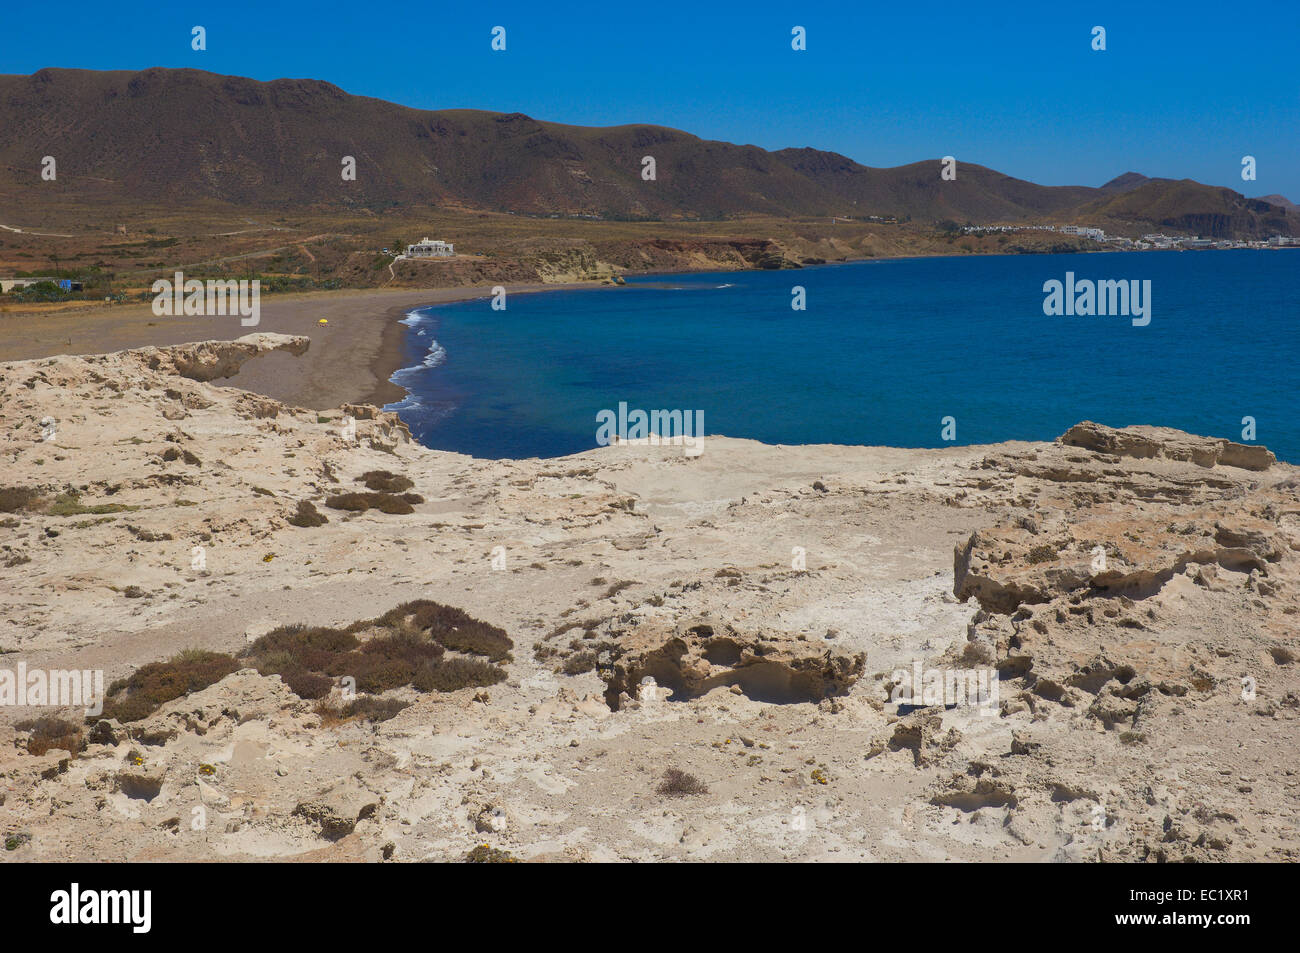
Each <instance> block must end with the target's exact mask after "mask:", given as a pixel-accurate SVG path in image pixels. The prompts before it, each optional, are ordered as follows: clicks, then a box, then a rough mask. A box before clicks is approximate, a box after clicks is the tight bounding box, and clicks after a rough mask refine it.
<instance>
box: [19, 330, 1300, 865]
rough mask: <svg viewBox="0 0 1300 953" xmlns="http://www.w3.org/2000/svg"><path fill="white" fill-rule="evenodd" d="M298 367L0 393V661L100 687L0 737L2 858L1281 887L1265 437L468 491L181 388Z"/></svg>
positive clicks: (1061, 447)
mask: <svg viewBox="0 0 1300 953" xmlns="http://www.w3.org/2000/svg"><path fill="white" fill-rule="evenodd" d="M306 347H307V341H306V339H304V338H286V337H282V336H278V335H269V334H259V335H251V336H249V337H247V338H243V339H241V340H240V341H238V342H234V343H219V342H208V343H205V344H195V345H185V346H181V347H175V348H168V349H153V348H149V349H143V350H137V351H124V352H120V353H117V354H110V355H102V356H94V357H61V358H52V359H44V360H38V361H27V362H21V363H12V364H5V365H0V416H2V418H3V420H4V428H3V432H2V433H0V509H2V510H4V512H2V513H0V593H2V594H3V618H0V650H3V651H4V652H5V653H6V654H3V655H0V669H5V668H9V669H15V668H16V666H17V664H18V662H19V661H22V662H23V663H25V664H26V666H27V667H28V668H42V667H43V668H45V669H60V668H61V669H71V668H75V669H102V670H103V671H104V673H105V684H106V685H108V684H109V683H112V682H115V681H117V680H121V681H117V684H115V685H111V686H110V687H109V696H110V697H109V701H108V705H107V707H106V708H105V710H104V712H103V713H102V715H100V716H94V715H92V716H91V717H89V718H87V717H86V716H85V715H84V713H82V712H80V711H77V710H74V709H67V710H62V711H52V710H49V709H46V710H41V711H38V710H34V709H32V708H26V709H21V708H15V707H7V708H0V774H2V775H3V779H4V783H3V787H2V788H0V804H2V806H3V809H2V810H0V825H3V831H0V833H3V835H4V838H5V848H6V849H5V851H3V852H0V857H4V858H5V859H11V860H56V859H80V860H84V859H99V860H155V859H183V860H209V859H238V860H249V859H261V858H266V859H286V858H295V859H302V860H391V861H421V860H433V861H440V860H461V859H465V858H470V859H481V860H505V859H516V860H617V859H627V860H658V859H692V860H782V859H795V860H855V859H869V860H890V861H902V860H938V859H954V860H971V861H985V860H1079V861H1095V860H1142V861H1182V860H1198V861H1213V860H1247V859H1258V860H1271V861H1285V860H1291V861H1294V860H1298V859H1300V834H1298V833H1297V829H1298V828H1300V817H1298V811H1300V773H1298V772H1300V754H1297V729H1298V728H1300V678H1298V677H1297V671H1298V670H1300V664H1298V663H1297V655H1298V654H1300V644H1298V641H1300V640H1298V639H1297V632H1298V631H1300V616H1298V615H1297V610H1298V609H1300V498H1298V495H1297V487H1298V486H1300V470H1298V469H1297V468H1295V467H1292V466H1288V465H1285V464H1279V463H1277V462H1275V461H1274V459H1273V457H1272V455H1271V454H1269V453H1268V452H1267V451H1266V450H1264V449H1263V448H1260V447H1255V446H1243V445H1239V444H1232V443H1228V442H1227V441H1223V440H1211V439H1206V438H1201V437H1195V436H1191V435H1188V434H1185V433H1181V432H1177V431H1172V430H1163V429H1158V428H1147V427H1136V428H1128V429H1125V430H1113V429H1110V428H1106V427H1102V426H1099V425H1096V424H1092V423H1083V424H1080V425H1078V426H1076V427H1074V428H1071V430H1070V431H1069V432H1068V433H1066V434H1064V435H1063V436H1062V437H1061V438H1060V439H1058V440H1057V441H1055V442H1054V443H1050V444H1047V443H1044V444H1029V443H1016V444H1001V445H997V446H991V447H954V448H949V449H943V450H895V449H888V448H869V447H836V446H814V447H771V446H764V445H761V444H757V443H754V442H751V441H745V440H733V439H727V438H721V437H718V438H708V440H707V441H706V443H705V452H704V453H703V455H702V456H699V457H690V456H687V454H686V453H685V452H684V449H683V448H682V447H679V446H678V447H674V446H644V445H636V446H632V445H626V444H625V445H620V446H614V447H608V448H604V449H601V450H597V451H592V452H589V453H584V454H579V455H577V456H573V457H568V458H564V459H556V460H526V461H481V460H474V459H471V458H468V457H464V456H459V455H456V454H450V453H442V452H435V451H430V450H426V449H424V448H422V447H420V446H419V445H417V444H415V443H413V442H412V441H411V439H410V437H409V435H408V434H407V432H406V430H405V428H404V427H403V426H402V424H401V423H400V421H398V420H397V419H396V417H395V416H393V415H391V414H385V413H381V412H378V411H376V410H375V409H374V408H368V407H355V406H354V407H344V408H340V409H339V410H338V411H335V412H330V413H324V414H320V413H318V412H316V411H307V410H303V409H299V408H293V407H287V406H284V405H282V404H280V403H278V402H276V401H273V400H271V399H269V398H266V397H261V396H258V395H256V394H251V393H247V392H244V391H240V390H236V389H233V388H229V387H222V386H219V385H218V384H216V383H214V382H215V381H219V380H221V379H223V378H227V377H229V376H230V375H233V374H235V373H236V371H237V370H238V367H239V365H240V364H241V363H242V362H243V361H245V360H248V359H250V358H252V357H255V356H256V355H258V354H260V353H264V352H266V351H269V350H278V349H288V350H290V351H293V352H301V351H302V350H303V349H305V348H306ZM348 418H351V419H352V420H353V421H354V423H353V424H352V425H351V426H350V425H349V423H348ZM446 607H451V608H446ZM453 610H463V612H456V611H453ZM295 623H302V624H303V625H304V626H305V628H294V627H293V625H294V624H295ZM182 653H183V654H182ZM160 662H161V663H165V664H164V665H163V666H161V667H159V666H157V665H155V666H154V667H152V668H148V667H147V666H150V664H151V663H160ZM169 666H170V667H169ZM918 668H919V670H920V671H922V672H924V673H926V676H925V678H924V679H923V681H924V683H925V685H926V686H927V688H928V687H930V686H931V685H932V684H934V683H932V682H931V679H930V678H929V674H930V673H934V672H937V673H939V676H938V683H937V684H938V685H939V686H940V687H939V689H938V691H937V693H931V692H929V691H928V690H927V691H925V692H920V691H918V693H917V694H916V695H915V696H912V695H910V694H908V692H906V691H902V692H901V693H900V682H904V681H907V680H908V678H910V677H912V676H913V673H915V672H917V671H918ZM133 673H134V674H133ZM354 675H355V676H356V677H355V678H353V676H354ZM146 676H147V677H146ZM989 677H991V683H989V684H990V686H991V688H992V689H993V697H992V699H989V698H987V697H983V698H981V702H982V703H981V704H974V703H971V702H970V699H969V698H965V699H963V698H959V697H956V696H954V695H953V693H952V692H953V689H954V688H955V687H957V688H959V687H960V686H961V685H962V684H971V685H973V684H976V683H978V682H979V680H980V678H986V679H987V678H989ZM353 688H355V689H356V691H357V694H353V693H352V689H353ZM368 689H370V690H368ZM151 693H152V694H151ZM42 716H43V720H41V719H42Z"/></svg>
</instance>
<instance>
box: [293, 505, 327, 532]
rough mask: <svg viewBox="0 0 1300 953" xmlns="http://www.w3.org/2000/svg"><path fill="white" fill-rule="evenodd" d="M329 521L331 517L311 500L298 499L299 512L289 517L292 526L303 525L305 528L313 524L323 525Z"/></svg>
mask: <svg viewBox="0 0 1300 953" xmlns="http://www.w3.org/2000/svg"><path fill="white" fill-rule="evenodd" d="M328 522H329V518H328V517H327V516H325V515H324V514H322V513H320V512H318V511H317V509H316V505H315V504H314V503H312V502H311V501H310V500H299V501H298V512H296V513H294V514H293V516H290V517H289V525H290V526H301V527H303V528H307V527H311V526H323V525H325V524H326V523H328Z"/></svg>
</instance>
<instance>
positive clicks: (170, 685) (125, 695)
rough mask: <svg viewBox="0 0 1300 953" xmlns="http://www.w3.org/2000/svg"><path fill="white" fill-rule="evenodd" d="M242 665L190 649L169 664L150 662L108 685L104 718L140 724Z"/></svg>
mask: <svg viewBox="0 0 1300 953" xmlns="http://www.w3.org/2000/svg"><path fill="white" fill-rule="evenodd" d="M238 669H239V664H238V663H237V662H236V661H235V660H234V659H233V658H231V657H230V656H229V655H223V654H221V653H220V652H206V651H203V650H201V649H190V650H187V651H185V652H182V653H180V654H179V655H176V656H174V657H173V658H171V659H170V660H168V661H166V662H150V663H149V664H148V665H143V666H141V667H140V668H138V669H137V670H136V671H135V672H134V673H132V674H131V676H130V677H128V678H125V679H118V680H117V681H115V682H113V683H112V684H111V685H109V686H108V691H107V693H106V694H107V698H106V699H105V701H104V713H103V715H102V716H100V717H103V718H116V719H117V720H118V721H121V722H128V721H140V720H141V719H143V718H147V717H148V716H149V715H151V714H153V713H154V712H155V711H157V710H158V709H159V708H160V707H161V706H162V705H164V704H165V703H167V702H169V701H172V700H173V699H177V698H180V697H182V696H184V695H189V694H191V693H193V692H197V691H201V690H202V689H204V688H207V687H208V686H209V685H212V684H215V683H216V682H219V681H221V679H223V678H225V677H226V676H227V675H229V674H230V673H231V672H234V671H237V670H238Z"/></svg>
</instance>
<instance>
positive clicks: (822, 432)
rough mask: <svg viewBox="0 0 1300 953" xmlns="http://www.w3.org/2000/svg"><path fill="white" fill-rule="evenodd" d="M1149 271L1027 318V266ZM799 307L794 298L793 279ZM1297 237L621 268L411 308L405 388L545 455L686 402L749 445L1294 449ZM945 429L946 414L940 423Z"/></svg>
mask: <svg viewBox="0 0 1300 953" xmlns="http://www.w3.org/2000/svg"><path fill="white" fill-rule="evenodd" d="M1067 273H1073V275H1074V280H1075V281H1076V282H1079V281H1083V280H1093V281H1100V280H1125V281H1132V280H1137V281H1139V282H1144V281H1148V280H1149V281H1150V282H1151V285H1150V289H1151V292H1150V294H1151V301H1150V306H1151V310H1150V318H1151V320H1150V323H1149V324H1147V325H1145V326H1141V327H1139V326H1134V324H1133V322H1132V320H1131V319H1130V318H1129V317H1125V316H1099V315H1090V316H1088V315H1068V316H1048V315H1045V314H1044V308H1043V304H1044V299H1045V298H1046V297H1047V294H1046V292H1045V291H1044V287H1043V286H1044V283H1045V282H1048V281H1050V280H1053V279H1055V280H1057V281H1061V282H1065V280H1066V275H1067ZM796 286H800V287H802V288H803V289H804V298H805V304H806V307H805V309H804V310H794V309H793V308H792V307H791V303H792V301H794V300H795V293H794V292H793V289H794V288H795V287H796ZM1298 318H1300V250H1286V249H1283V250H1277V251H1272V250H1268V251H1257V250H1240V251H1222V250H1220V251H1188V252H1129V253H1103V254H1080V255H1010V256H970V257H962V258H918V259H896V260H886V261H873V262H863V263H854V264H845V265H826V266H817V267H809V268H804V269H801V270H792V271H763V272H726V273H719V274H692V275H667V276H653V277H638V278H632V279H629V280H628V283H627V285H626V286H624V287H614V288H601V289H593V290H582V291H556V292H548V293H542V294H528V295H525V294H517V295H508V296H507V299H506V308H505V310H493V309H492V307H491V301H490V298H488V297H487V296H486V295H485V297H483V298H481V299H477V300H474V301H468V302H462V303H458V304H452V305H439V306H436V307H431V308H427V309H423V310H419V311H415V312H412V313H411V314H410V315H409V316H408V317H407V319H406V322H405V323H406V324H407V325H408V326H409V331H408V334H407V347H408V351H409V365H410V366H408V367H406V368H405V369H403V370H400V371H398V372H397V373H396V374H395V375H394V376H393V381H394V382H396V383H398V384H400V385H401V386H402V387H404V388H405V389H406V390H407V391H408V393H409V395H410V396H409V397H408V398H407V399H406V400H404V401H402V402H400V403H398V404H394V405H391V406H390V409H395V410H397V411H399V413H400V414H401V416H402V418H403V420H405V421H406V422H407V424H408V425H409V426H410V428H411V431H412V433H413V434H415V435H416V437H417V439H419V440H420V441H421V442H422V443H424V444H425V445H427V446H429V447H434V448H438V449H445V450H456V451H460V452H462V453H468V454H472V455H474V456H477V457H496V458H499V457H530V456H541V457H551V456H559V455H562V454H568V453H574V452H577V451H581V450H586V449H590V448H591V447H594V446H596V434H597V414H598V413H600V412H601V411H602V410H612V411H614V412H617V410H618V407H619V404H620V402H622V403H625V404H626V405H627V407H628V408H632V409H643V410H646V411H650V410H683V411H690V412H692V413H693V412H696V411H702V412H703V420H704V428H705V432H706V433H708V434H725V435H727V436H731V437H749V438H752V439H755V440H761V441H763V442H765V443H779V444H804V443H840V444H874V445H888V446H898V447H935V446H941V445H943V444H944V442H945V441H944V439H943V438H944V436H945V434H944V418H946V417H951V418H953V423H954V425H955V438H956V439H955V442H956V443H959V444H971V443H992V442H997V441H1002V440H1010V439H1023V440H1050V439H1052V438H1054V437H1056V436H1058V435H1059V434H1061V433H1062V432H1063V431H1065V430H1066V429H1067V428H1068V427H1069V426H1070V425H1072V424H1074V423H1076V422H1078V421H1080V420H1085V419H1089V420H1096V421H1099V422H1101V423H1105V424H1110V425H1113V426H1124V425H1127V424H1139V423H1140V424H1159V425H1164V426H1170V427H1177V428H1179V429H1182V430H1188V431H1191V432H1194V433H1201V434H1209V435H1213V436H1220V437H1227V438H1229V439H1232V440H1238V441H1240V440H1242V438H1243V423H1242V420H1243V418H1245V417H1251V418H1254V421H1255V428H1256V433H1255V442H1258V443H1262V444H1264V445H1266V446H1268V447H1269V448H1270V449H1272V450H1273V451H1274V452H1275V453H1277V455H1278V456H1279V457H1280V458H1281V459H1284V460H1287V461H1290V462H1300V387H1298V386H1297V385H1298V384H1300V327H1298V326H1297V319H1298ZM953 429H954V427H949V435H952V432H953Z"/></svg>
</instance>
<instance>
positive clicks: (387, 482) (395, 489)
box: [357, 470, 415, 493]
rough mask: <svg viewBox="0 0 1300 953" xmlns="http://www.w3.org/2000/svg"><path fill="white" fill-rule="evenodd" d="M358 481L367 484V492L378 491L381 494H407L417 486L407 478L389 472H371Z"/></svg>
mask: <svg viewBox="0 0 1300 953" xmlns="http://www.w3.org/2000/svg"><path fill="white" fill-rule="evenodd" d="M357 481H358V482H361V483H365V485H366V489H367V490H377V491H379V492H380V493H405V492H406V491H407V490H409V489H410V488H411V487H413V486H415V484H414V483H412V482H411V481H410V480H408V479H407V478H406V477H404V476H398V475H397V474H396V473H389V472H388V471H387V470H370V471H368V472H366V473H363V474H361V476H359V477H357Z"/></svg>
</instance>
